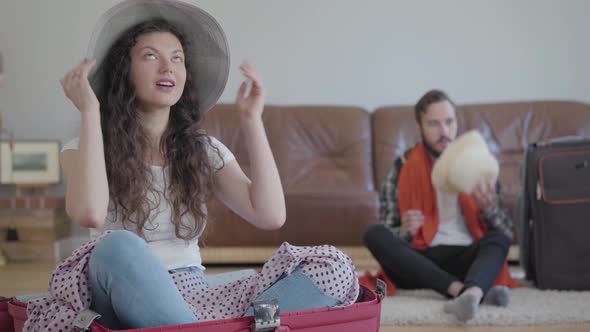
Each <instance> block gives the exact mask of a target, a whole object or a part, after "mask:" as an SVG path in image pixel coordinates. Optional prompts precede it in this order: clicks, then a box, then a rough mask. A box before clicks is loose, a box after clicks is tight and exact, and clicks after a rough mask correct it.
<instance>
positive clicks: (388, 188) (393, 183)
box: [379, 150, 513, 243]
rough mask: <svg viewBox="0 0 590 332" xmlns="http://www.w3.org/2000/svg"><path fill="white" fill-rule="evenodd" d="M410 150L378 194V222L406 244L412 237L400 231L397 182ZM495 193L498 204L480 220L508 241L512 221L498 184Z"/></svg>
mask: <svg viewBox="0 0 590 332" xmlns="http://www.w3.org/2000/svg"><path fill="white" fill-rule="evenodd" d="M410 151H411V150H409V151H407V152H406V153H404V155H403V156H402V157H399V158H397V159H396V160H395V162H394V164H393V167H392V168H391V169H390V170H389V172H388V173H387V176H386V177H385V180H384V181H383V183H382V185H381V191H380V193H379V202H380V205H379V220H380V221H381V223H382V224H383V225H385V226H386V227H387V228H388V229H389V230H390V231H391V232H393V234H394V235H396V236H398V237H400V238H402V239H404V240H405V241H406V242H408V243H411V242H412V240H413V239H412V235H411V234H406V235H405V236H404V235H403V234H402V231H401V229H402V228H401V225H402V223H401V216H400V212H399V207H398V195H399V190H398V181H399V174H400V172H401V169H402V167H403V165H404V163H405V161H406V157H407V156H408V154H409V152H410ZM496 193H497V197H498V204H497V205H496V207H495V208H494V210H493V211H491V212H490V213H487V214H485V213H483V212H482V213H481V215H480V216H481V218H482V220H483V221H484V222H485V223H486V224H487V226H488V228H489V229H497V230H499V231H501V232H502V233H504V234H505V235H506V236H507V237H508V238H509V239H512V237H513V233H512V220H511V219H510V217H509V216H508V213H507V212H506V209H505V208H504V198H503V196H502V188H501V186H500V182H497V183H496Z"/></svg>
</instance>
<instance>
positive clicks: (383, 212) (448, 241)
mask: <svg viewBox="0 0 590 332" xmlns="http://www.w3.org/2000/svg"><path fill="white" fill-rule="evenodd" d="M415 115H416V121H417V124H418V131H419V133H420V135H421V137H422V142H421V143H420V144H417V145H416V146H415V147H414V148H412V149H410V150H409V151H407V152H406V153H405V154H404V155H403V156H402V157H400V158H398V159H397V160H396V161H395V163H394V165H393V167H392V168H391V170H390V171H389V173H388V174H387V177H386V178H385V181H384V183H383V185H382V188H381V192H380V203H381V207H380V219H381V223H382V224H381V225H372V226H370V227H369V228H368V229H367V232H366V233H365V236H364V241H365V245H366V246H367V247H368V248H369V250H370V251H371V253H372V254H373V256H375V258H376V259H377V261H378V262H379V263H380V265H381V267H382V268H383V270H384V271H385V273H386V274H387V276H388V277H389V278H390V279H391V281H392V282H393V283H394V284H395V285H396V286H397V287H400V288H430V289H433V290H435V291H437V292H438V293H440V294H443V295H444V296H447V297H449V298H452V299H453V300H451V301H449V302H447V303H446V304H445V311H446V312H448V313H452V314H455V315H456V316H457V318H458V319H460V320H462V321H467V320H470V319H472V318H473V317H475V315H476V313H477V309H478V306H479V303H480V302H482V301H483V302H485V303H490V304H494V305H498V306H506V305H507V304H508V295H509V294H508V288H507V287H506V286H509V287H514V286H516V285H517V284H516V282H515V281H514V280H513V279H512V278H511V277H510V274H509V272H508V269H507V265H506V264H505V260H506V256H507V254H508V249H509V246H510V243H511V239H512V222H511V221H510V219H509V218H508V216H507V214H506V212H505V210H504V208H503V203H502V196H501V194H500V186H499V183H498V184H496V185H495V189H494V184H493V183H491V182H486V181H482V182H481V183H479V184H478V185H477V187H476V189H475V190H474V192H473V193H469V194H467V193H459V194H457V193H445V192H438V191H437V190H435V189H434V187H433V186H432V182H431V177H430V175H431V172H432V165H433V163H434V161H435V160H436V159H437V158H438V157H439V156H440V155H441V153H442V152H443V151H444V150H445V148H446V147H447V146H448V145H449V144H450V143H451V141H452V140H454V139H455V137H456V135H457V119H456V113H455V107H454V104H453V102H452V101H451V99H450V98H449V97H448V96H447V95H446V94H445V93H444V92H442V91H439V90H432V91H429V92H427V93H426V94H425V95H424V96H423V97H422V98H420V100H419V101H418V103H417V104H416V106H415ZM494 285H495V286H494ZM493 286H494V287H493Z"/></svg>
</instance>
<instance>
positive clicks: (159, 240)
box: [62, 137, 235, 270]
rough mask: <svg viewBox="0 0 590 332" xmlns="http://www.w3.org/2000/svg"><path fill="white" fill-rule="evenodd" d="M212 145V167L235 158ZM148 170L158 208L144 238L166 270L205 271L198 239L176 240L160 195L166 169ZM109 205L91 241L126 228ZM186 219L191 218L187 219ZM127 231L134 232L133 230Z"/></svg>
mask: <svg viewBox="0 0 590 332" xmlns="http://www.w3.org/2000/svg"><path fill="white" fill-rule="evenodd" d="M211 143H212V145H213V146H214V147H216V148H217V149H219V153H220V155H221V159H219V156H218V155H217V153H215V151H214V150H213V148H211V147H209V149H208V151H207V152H208V154H209V158H211V163H212V165H213V166H214V167H216V168H217V167H220V166H221V163H222V160H223V162H224V163H228V162H230V161H232V160H234V159H235V157H234V155H233V154H232V153H231V151H230V150H229V149H228V148H227V147H226V146H225V145H223V144H222V143H221V142H220V141H218V140H217V139H215V138H214V137H211ZM79 146H80V140H79V139H78V138H74V139H73V140H71V141H69V142H68V143H66V144H65V145H64V146H63V148H62V152H63V151H64V150H77V149H79ZM150 168H151V171H152V174H153V175H154V177H153V179H154V181H155V182H154V187H155V188H156V192H153V191H152V192H149V193H148V195H151V196H150V199H156V201H159V202H160V205H159V206H158V208H157V209H156V210H155V211H152V212H151V213H150V216H149V218H148V221H146V223H145V226H144V237H145V239H146V242H147V243H148V245H149V246H150V247H151V248H152V249H153V250H154V252H155V253H156V255H157V256H158V257H159V258H160V260H161V261H162V264H163V265H164V266H165V267H166V269H167V270H173V269H178V268H183V267H193V266H194V267H197V268H199V269H201V270H205V268H204V267H203V265H202V260H201V253H200V250H199V245H198V238H197V239H194V240H191V241H188V242H187V241H185V240H183V239H179V238H177V237H176V234H175V227H174V225H173V224H172V222H171V219H172V217H171V216H172V211H171V206H170V204H169V203H168V201H167V200H165V199H163V197H161V196H162V194H161V193H162V192H163V190H164V184H165V183H166V181H164V180H165V178H164V177H165V176H166V173H165V172H164V170H165V169H166V168H164V167H162V166H154V165H151V166H150ZM158 191H159V193H158ZM156 195H159V196H160V197H157V196H156ZM112 204H113V203H112V201H111V202H109V212H108V214H107V218H106V222H105V223H104V224H103V226H102V227H101V228H100V229H98V228H91V229H90V238H91V239H95V238H97V237H98V236H99V235H100V234H102V233H103V232H105V231H107V230H122V229H125V228H124V227H123V223H122V222H121V220H118V219H117V218H116V216H115V214H114V210H113V209H112V207H113V206H112ZM186 217H187V218H190V217H189V216H186ZM134 226H135V225H128V226H127V227H134ZM130 230H131V231H133V229H130Z"/></svg>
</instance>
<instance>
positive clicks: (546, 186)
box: [517, 137, 590, 290]
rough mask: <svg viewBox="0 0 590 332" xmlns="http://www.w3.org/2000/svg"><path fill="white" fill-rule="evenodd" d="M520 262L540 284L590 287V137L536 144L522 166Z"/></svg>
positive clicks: (546, 287)
mask: <svg viewBox="0 0 590 332" xmlns="http://www.w3.org/2000/svg"><path fill="white" fill-rule="evenodd" d="M522 171H523V173H522V181H523V186H522V188H523V192H522V196H521V202H520V206H521V209H520V210H521V218H520V220H519V222H520V225H518V227H517V228H518V229H519V231H520V234H519V235H520V236H519V237H520V247H521V250H520V252H521V263H522V266H523V268H524V270H525V273H526V277H527V279H529V280H531V281H533V282H534V283H535V284H536V285H537V287H539V288H541V289H564V290H565V289H569V290H584V289H586V290H587V289H590V139H589V138H583V137H562V138H557V139H552V140H549V141H545V142H540V143H534V144H531V145H530V146H529V147H528V149H527V151H526V154H525V161H524V163H523V166H522Z"/></svg>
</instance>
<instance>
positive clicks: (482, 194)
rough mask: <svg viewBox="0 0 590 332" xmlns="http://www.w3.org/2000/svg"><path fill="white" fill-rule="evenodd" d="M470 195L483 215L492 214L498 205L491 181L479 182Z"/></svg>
mask: <svg viewBox="0 0 590 332" xmlns="http://www.w3.org/2000/svg"><path fill="white" fill-rule="evenodd" d="M472 195H473V197H474V198H475V200H476V201H477V204H478V205H479V207H480V209H481V210H482V212H483V213H490V212H492V211H493V210H494V209H495V208H496V206H497V205H498V197H497V195H496V188H495V186H494V182H493V181H489V180H484V181H481V182H480V183H478V184H477V186H475V189H474V190H473V193H472Z"/></svg>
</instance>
